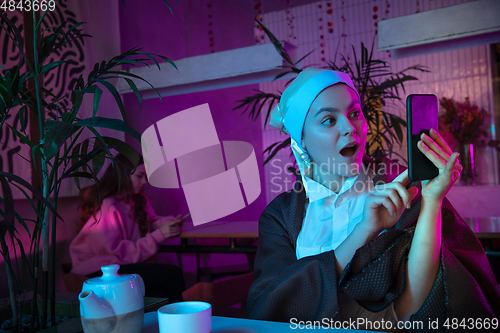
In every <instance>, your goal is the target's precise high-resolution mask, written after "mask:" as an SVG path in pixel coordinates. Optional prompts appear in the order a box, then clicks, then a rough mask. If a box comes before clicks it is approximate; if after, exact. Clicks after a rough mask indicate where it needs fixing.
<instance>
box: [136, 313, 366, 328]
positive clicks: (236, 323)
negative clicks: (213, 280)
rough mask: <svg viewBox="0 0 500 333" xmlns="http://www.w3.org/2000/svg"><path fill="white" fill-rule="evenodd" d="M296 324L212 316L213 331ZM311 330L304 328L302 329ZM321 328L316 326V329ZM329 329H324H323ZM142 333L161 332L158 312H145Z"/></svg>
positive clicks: (284, 326)
mask: <svg viewBox="0 0 500 333" xmlns="http://www.w3.org/2000/svg"><path fill="white" fill-rule="evenodd" d="M292 327H294V325H292V326H291V325H290V324H288V323H277V322H272V321H263V320H251V319H237V318H227V317H217V316H213V317H212V333H260V332H265V333H267V332H272V333H282V332H287V333H288V332H297V330H300V329H299V328H298V327H297V328H295V329H293V328H292ZM302 330H304V331H306V332H308V331H310V330H305V329H304V328H303V329H301V330H300V331H302ZM317 330H319V327H316V329H315V330H313V331H317ZM324 330H327V329H322V331H324ZM336 332H352V333H354V332H370V331H361V330H347V329H338V330H336ZM141 333H159V330H158V315H157V313H156V312H148V313H146V314H144V325H143V328H142V332H141Z"/></svg>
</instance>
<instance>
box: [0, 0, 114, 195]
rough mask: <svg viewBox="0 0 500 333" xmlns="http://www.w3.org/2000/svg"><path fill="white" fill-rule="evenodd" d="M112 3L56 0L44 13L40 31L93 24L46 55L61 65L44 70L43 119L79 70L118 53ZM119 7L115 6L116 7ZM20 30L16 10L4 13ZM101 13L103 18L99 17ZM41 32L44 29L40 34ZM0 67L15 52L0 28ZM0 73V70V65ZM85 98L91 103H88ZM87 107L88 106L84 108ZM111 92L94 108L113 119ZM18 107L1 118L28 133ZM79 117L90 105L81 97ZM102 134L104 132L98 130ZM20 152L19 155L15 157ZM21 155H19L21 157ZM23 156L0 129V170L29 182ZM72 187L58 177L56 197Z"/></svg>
mask: <svg viewBox="0 0 500 333" xmlns="http://www.w3.org/2000/svg"><path fill="white" fill-rule="evenodd" d="M118 9H119V7H118V2H115V1H109V2H102V1H98V0H89V1H85V2H81V1H68V0H56V4H55V7H54V10H53V11H48V12H47V14H46V17H45V20H44V23H43V24H42V26H41V31H44V30H45V29H47V28H49V27H53V26H58V25H59V24H61V22H64V21H67V23H66V26H65V28H64V30H67V29H69V27H70V26H71V25H73V24H75V23H77V22H89V21H91V20H93V19H94V20H95V22H94V23H93V24H83V25H82V26H80V27H79V28H81V29H82V30H83V33H86V34H90V35H92V36H93V37H92V38H84V39H80V40H73V41H72V42H71V43H68V44H67V45H65V46H64V47H63V48H62V49H61V50H60V51H59V52H58V53H54V54H53V55H51V58H49V59H48V60H47V61H57V60H65V61H67V63H66V64H64V65H62V66H60V67H59V68H58V69H56V70H52V71H50V72H48V73H47V75H46V76H45V78H44V88H45V89H47V90H49V91H50V92H51V93H52V94H53V95H54V97H53V98H52V100H50V99H49V98H46V100H47V102H49V103H52V104H50V105H48V106H47V118H55V117H56V116H57V113H60V112H61V111H62V110H65V109H67V108H69V107H71V105H70V97H71V96H70V92H71V90H72V88H73V86H74V83H75V81H76V79H77V78H78V77H79V76H80V75H81V74H83V75H84V76H85V75H86V74H87V73H88V72H89V71H90V69H92V68H93V66H94V63H95V62H100V61H101V60H104V59H109V58H111V56H110V55H112V56H115V55H117V54H119V53H120V38H119V25H118V24H119V21H118ZM120 9H121V7H120ZM6 14H7V15H8V17H9V18H11V19H12V20H13V21H14V22H15V23H16V24H17V25H18V27H20V29H21V30H23V29H24V24H23V15H22V13H21V12H20V11H18V10H15V11H10V12H7V13H6ZM104 17H105V20H104ZM46 35H47V33H46ZM0 46H1V49H0V60H1V63H0V66H4V67H6V68H9V67H11V66H13V65H15V64H16V63H17V62H18V54H17V50H16V48H15V46H14V45H13V43H12V41H11V40H10V39H9V38H7V36H6V35H5V34H4V32H3V30H0ZM0 71H1V69H0ZM90 102H91V101H90ZM89 105H90V107H89ZM116 109H117V108H116V103H114V101H113V98H112V97H111V96H106V94H103V96H102V99H101V103H100V107H99V112H100V113H101V115H104V116H111V117H114V115H115V114H116V115H117V116H118V113H115V112H117V110H116ZM17 111H18V110H12V111H11V113H12V116H11V117H10V119H7V121H10V122H11V123H10V124H11V125H14V126H15V128H16V129H18V130H22V129H25V131H26V133H27V134H29V124H27V122H26V121H25V122H24V123H21V119H20V118H19V117H18V116H14V115H17V114H18V112H17ZM80 112H81V113H80V116H81V117H86V116H85V115H87V114H91V112H92V107H91V103H90V104H89V103H87V101H84V103H83V104H82V108H81V110H80ZM23 114H24V115H25V117H22V118H24V119H28V116H27V115H28V111H27V110H25V112H24V113H23ZM101 134H102V135H106V134H107V133H103V132H102V131H101ZM86 137H88V134H86V135H82V136H81V139H82V140H83V139H85V138H86ZM21 156H22V157H21ZM23 157H24V158H23ZM25 159H28V160H30V150H29V147H27V146H25V145H21V144H20V143H19V142H18V141H16V138H15V136H14V135H13V134H12V133H10V131H8V130H5V129H4V132H3V133H2V132H1V131H0V169H1V170H5V171H9V172H13V173H15V174H16V175H18V176H20V177H22V178H23V179H25V180H28V181H31V164H30V163H28V162H27V161H26V160H25ZM77 194H78V189H77V188H76V185H75V184H74V181H73V180H71V179H68V180H65V181H63V183H62V185H61V191H60V196H72V195H77ZM13 195H14V198H15V199H20V198H24V195H23V194H22V193H21V192H20V191H19V190H17V189H15V188H13Z"/></svg>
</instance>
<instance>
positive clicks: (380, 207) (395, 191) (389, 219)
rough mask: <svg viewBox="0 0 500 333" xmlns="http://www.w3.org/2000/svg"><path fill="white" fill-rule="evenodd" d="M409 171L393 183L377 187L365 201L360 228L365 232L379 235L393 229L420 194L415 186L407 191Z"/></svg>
mask: <svg viewBox="0 0 500 333" xmlns="http://www.w3.org/2000/svg"><path fill="white" fill-rule="evenodd" d="M407 181H408V170H405V171H404V172H402V173H401V174H400V175H399V176H397V177H396V178H395V179H394V180H393V181H392V182H390V183H387V184H381V185H377V186H375V188H374V189H373V191H371V192H370V194H369V195H368V197H367V198H366V201H365V206H364V209H363V219H362V220H361V222H360V226H361V227H363V229H364V230H366V231H367V232H369V233H371V234H372V235H377V234H379V233H380V232H382V231H383V230H384V229H387V228H390V227H392V226H393V225H394V224H396V222H397V221H398V220H399V218H400V217H401V214H403V211H404V210H405V207H406V208H410V203H411V201H412V200H413V198H415V196H416V195H417V193H418V189H417V188H416V187H415V186H413V187H411V188H409V189H406V187H405V186H404V184H405V183H406V182H407Z"/></svg>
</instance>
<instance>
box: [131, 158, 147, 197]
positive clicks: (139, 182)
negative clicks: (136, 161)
mask: <svg viewBox="0 0 500 333" xmlns="http://www.w3.org/2000/svg"><path fill="white" fill-rule="evenodd" d="M130 181H131V182H132V191H133V192H134V193H139V192H140V191H141V190H142V187H143V186H144V185H145V184H147V183H148V179H147V178H146V167H145V166H144V164H141V165H139V166H138V167H137V169H135V172H134V173H133V174H131V175H130Z"/></svg>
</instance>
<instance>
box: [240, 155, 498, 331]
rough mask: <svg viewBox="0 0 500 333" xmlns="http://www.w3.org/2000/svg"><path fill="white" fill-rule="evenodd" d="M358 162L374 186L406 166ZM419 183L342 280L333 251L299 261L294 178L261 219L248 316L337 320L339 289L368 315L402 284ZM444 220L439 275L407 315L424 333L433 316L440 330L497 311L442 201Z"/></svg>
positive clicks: (494, 295) (465, 236)
mask: <svg viewBox="0 0 500 333" xmlns="http://www.w3.org/2000/svg"><path fill="white" fill-rule="evenodd" d="M363 162H364V164H365V165H366V166H369V167H371V168H373V169H372V170H374V171H376V172H377V174H376V176H375V177H374V178H373V183H374V185H377V184H380V183H387V182H391V181H392V180H393V179H394V178H396V176H397V175H398V174H399V173H401V172H402V171H404V170H405V167H403V166H401V165H399V164H396V163H395V162H392V161H390V160H389V159H382V160H378V161H376V162H374V161H372V160H371V159H370V158H368V157H367V156H365V158H364V160H363ZM384 166H385V168H384ZM395 166H396V167H395ZM419 184H420V183H418V187H419V193H418V195H417V196H416V197H415V198H414V200H413V201H412V205H411V209H406V210H405V211H404V213H403V214H402V216H401V218H400V219H399V220H398V222H397V223H396V224H395V225H394V227H392V228H390V229H388V231H387V232H385V233H383V234H381V235H379V236H377V237H376V238H374V239H373V240H371V241H369V242H368V243H367V244H366V245H364V246H363V247H361V248H359V249H358V250H357V251H356V253H355V254H354V256H353V258H352V260H351V262H350V263H349V264H348V265H347V266H346V267H345V269H344V272H343V274H342V276H340V277H339V276H337V274H336V271H335V252H334V250H332V251H328V252H324V253H321V254H318V255H315V256H309V257H305V258H301V259H300V260H297V257H296V252H295V250H296V243H297V237H298V235H299V232H300V230H301V228H302V221H303V220H304V217H305V205H306V201H307V198H306V196H305V191H304V190H303V186H302V182H301V178H300V177H297V181H296V183H295V186H294V189H293V190H290V191H288V192H285V193H282V194H280V195H278V196H277V197H276V199H274V200H273V201H272V202H271V203H270V204H269V205H268V206H267V207H266V209H265V210H264V212H263V213H262V215H261V217H260V220H259V246H258V250H257V256H256V259H255V266H254V274H255V282H254V283H253V285H252V287H251V288H250V291H249V294H248V300H247V317H248V318H251V319H260V320H271V321H282V322H290V319H291V318H296V319H297V320H300V321H315V320H318V321H321V320H323V318H335V316H336V315H337V314H338V313H339V311H340V310H341V309H340V306H339V304H338V299H337V297H338V295H339V293H344V294H346V295H348V296H350V297H352V298H354V299H355V300H356V301H357V302H358V304H360V305H361V306H363V307H364V308H366V309H368V310H370V311H373V312H376V311H380V310H382V309H384V308H386V307H387V306H389V305H390V303H391V302H393V301H394V300H395V299H396V298H398V297H399V296H400V295H401V293H402V292H403V290H404V288H405V281H406V273H407V270H406V262H407V260H408V253H409V250H410V246H411V242H412V238H413V232H414V230H415V224H416V221H417V218H418V215H419V212H420V203H421V187H420V185H419ZM415 185H416V184H415ZM408 187H409V186H407V188H408ZM442 220H443V223H442V245H441V264H440V268H439V272H438V274H437V277H436V280H435V282H434V284H433V286H432V289H431V291H430V293H429V296H428V297H427V299H426V300H425V302H424V304H423V305H422V306H421V308H420V309H419V310H418V312H416V313H414V314H413V315H412V317H411V318H410V320H415V321H416V320H421V321H423V323H424V328H425V330H424V331H426V330H427V329H428V327H427V325H428V322H429V320H435V319H438V320H439V324H440V328H441V329H442V330H443V331H445V330H446V328H444V327H443V326H441V325H442V324H443V323H444V322H445V320H446V318H450V319H451V318H458V319H462V318H466V320H467V319H468V318H495V317H498V315H499V314H500V292H499V289H498V286H497V282H496V281H495V277H494V275H493V272H492V270H491V266H490V264H489V262H488V259H487V257H486V255H485V252H484V249H483V247H482V245H481V243H480V242H479V240H478V239H477V238H476V236H475V235H474V233H473V232H472V230H471V229H470V228H469V226H468V225H467V224H466V223H465V222H464V220H463V219H462V218H461V217H460V215H459V214H458V213H457V212H456V211H455V209H454V208H453V206H452V205H451V204H450V202H449V201H448V200H447V199H446V198H445V199H444V201H443V205H442ZM429 318H430V319H429ZM450 323H451V322H450ZM469 331H470V330H469Z"/></svg>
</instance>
